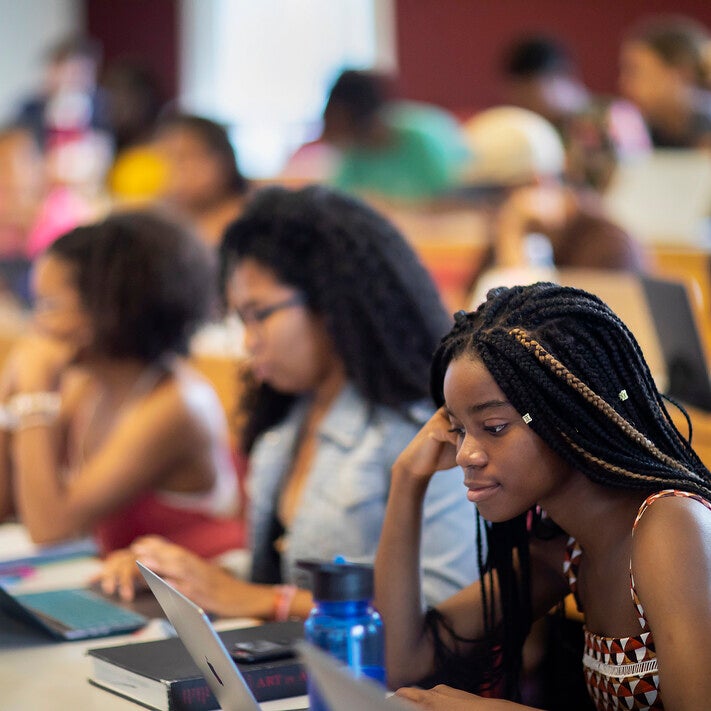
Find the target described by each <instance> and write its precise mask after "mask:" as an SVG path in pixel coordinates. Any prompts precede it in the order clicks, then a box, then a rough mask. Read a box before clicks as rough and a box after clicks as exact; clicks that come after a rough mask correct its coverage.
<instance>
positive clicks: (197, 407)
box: [147, 363, 225, 429]
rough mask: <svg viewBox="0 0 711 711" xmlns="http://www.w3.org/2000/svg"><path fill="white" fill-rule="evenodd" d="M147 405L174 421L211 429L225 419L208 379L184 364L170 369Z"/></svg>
mask: <svg viewBox="0 0 711 711" xmlns="http://www.w3.org/2000/svg"><path fill="white" fill-rule="evenodd" d="M147 404H148V405H149V406H150V409H151V410H152V411H153V413H155V414H160V415H162V416H163V417H166V418H168V419H170V420H171V421H173V422H174V423H179V422H182V423H184V424H188V425H192V426H195V425H201V426H202V427H206V428H208V429H213V428H215V427H218V428H221V427H222V426H223V424H224V422H225V413H224V410H223V407H222V405H221V403H220V400H219V398H218V397H217V393H216V392H215V390H214V388H213V387H212V385H211V384H210V382H209V381H208V380H207V379H206V378H205V377H204V376H203V375H201V374H200V373H198V372H197V371H196V370H194V369H193V368H191V367H190V366H189V365H187V364H185V363H180V364H179V365H177V366H175V367H174V368H173V369H172V372H171V375H170V377H168V378H166V379H165V381H164V382H163V383H161V386H160V387H158V388H157V389H156V391H155V392H154V393H153V396H152V397H151V398H150V401H149V403H147Z"/></svg>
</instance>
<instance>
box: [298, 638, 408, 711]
mask: <svg viewBox="0 0 711 711" xmlns="http://www.w3.org/2000/svg"><path fill="white" fill-rule="evenodd" d="M296 648H297V650H298V652H299V655H300V656H301V658H302V659H303V660H304V662H306V669H307V671H308V674H309V677H310V678H311V679H313V680H314V681H315V682H316V686H318V690H319V691H320V692H321V695H322V696H323V698H324V699H325V701H326V703H327V705H328V708H329V709H330V711H360V709H368V711H413V710H414V709H417V708H418V707H417V706H415V705H414V704H411V703H409V702H408V701H405V700H404V699H400V698H395V697H390V698H387V696H386V693H385V689H384V688H383V687H382V686H380V684H377V683H376V682H374V681H371V680H370V679H367V678H364V677H360V678H358V679H356V678H354V677H353V676H351V674H350V673H349V672H348V669H347V667H346V666H344V665H343V664H340V663H339V662H338V660H336V659H334V658H333V657H332V656H331V655H329V654H326V653H325V652H323V651H322V650H320V649H319V648H318V647H315V646H314V645H312V644H309V643H308V642H305V641H303V640H299V641H298V642H297V643H296Z"/></svg>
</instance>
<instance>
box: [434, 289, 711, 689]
mask: <svg viewBox="0 0 711 711" xmlns="http://www.w3.org/2000/svg"><path fill="white" fill-rule="evenodd" d="M457 358H470V359H473V360H478V361H481V362H482V363H483V364H484V366H485V367H486V368H487V370H488V371H489V373H490V374H491V376H492V377H493V379H494V380H495V381H496V383H497V385H498V386H499V387H500V388H501V390H502V391H503V393H504V394H505V395H506V398H507V399H508V401H509V402H510V403H511V405H512V406H513V407H514V408H515V409H516V410H517V411H518V412H519V413H522V417H524V419H526V415H527V416H528V418H530V419H529V420H528V422H527V424H528V426H529V427H531V428H532V429H533V430H534V431H535V432H536V434H538V435H539V436H540V437H541V439H543V440H544V442H545V443H546V444H547V445H548V446H549V447H550V448H551V449H552V450H553V451H554V452H556V453H557V454H558V455H559V456H560V457H561V458H562V459H563V460H564V461H566V462H567V463H568V464H569V465H570V466H572V467H573V468H575V469H577V470H578V471H580V472H581V473H582V474H584V475H585V476H587V477H588V478H590V479H591V480H592V481H594V482H596V483H597V484H601V485H603V486H609V487H614V488H618V489H628V490H638V491H642V492H648V493H654V492H656V491H659V490H662V489H669V488H674V489H680V490H683V491H687V492H691V493H695V494H699V495H700V496H702V497H703V498H705V499H711V473H709V471H708V469H706V467H705V466H704V465H703V464H702V463H701V460H700V459H699V457H698V456H697V454H696V453H695V452H694V450H693V449H692V448H691V445H690V443H689V441H687V440H686V439H685V438H684V437H683V436H682V435H681V433H680V432H679V431H678V430H677V428H676V426H675V425H674V423H673V421H672V419H671V417H670V415H669V413H668V411H667V409H666V407H665V404H664V399H663V397H662V395H661V394H660V393H659V391H658V390H657V387H656V385H655V383H654V380H653V378H652V375H651V373H650V371H649V367H648V366H647V364H646V362H645V360H644V357H643V355H642V351H641V349H640V347H639V345H638V344H637V341H636V340H635V338H634V336H633V335H632V334H631V333H630V331H629V329H628V328H627V327H626V326H625V325H624V323H622V321H621V320H620V319H619V318H618V317H617V316H616V315H615V314H614V313H613V312H612V311H611V310H610V309H609V308H608V307H607V306H606V305H605V304H604V303H603V302H602V301H601V300H600V299H598V298H597V297H596V296H594V295H592V294H589V293H587V292H585V291H581V290H578V289H574V288H570V287H562V286H559V285H557V284H550V283H539V284H534V285H532V286H526V287H522V286H518V287H513V288H510V289H507V288H499V289H495V290H492V291H490V292H489V294H488V295H487V300H486V301H485V302H484V303H483V304H481V305H480V306H479V308H478V309H477V310H476V311H475V312H472V313H469V314H461V312H460V313H458V314H457V315H456V316H455V326H454V328H453V329H452V330H451V331H450V333H449V334H448V335H447V336H445V338H443V339H442V341H441V343H440V345H439V348H438V349H437V351H436V353H435V356H434V359H433V363H432V369H431V373H430V387H431V391H432V395H433V397H434V399H435V401H436V402H437V404H438V405H442V404H443V403H444V393H443V385H444V376H445V373H446V371H447V367H448V366H449V364H450V363H451V362H452V361H453V360H455V359H457ZM630 383H634V384H635V390H634V397H629V395H628V391H627V389H626V387H627V386H628V385H629V384H630ZM530 412H535V417H534V418H531V416H530V414H529V413H530ZM534 514H535V512H529V515H534ZM522 518H523V519H525V516H524V517H519V519H522ZM487 530H488V531H489V539H490V540H489V558H488V560H487V564H486V565H487V567H488V568H495V569H496V570H497V573H498V580H499V592H498V598H499V602H500V605H501V608H500V609H501V610H502V612H503V622H502V623H501V626H502V631H501V635H502V636H503V641H502V642H501V645H502V646H501V649H502V650H503V651H502V654H503V661H502V665H501V666H502V667H503V669H502V671H501V674H502V676H503V678H504V681H505V688H506V690H507V695H509V698H511V696H510V694H511V693H514V694H515V688H516V684H517V678H518V675H519V672H520V669H521V652H520V650H521V646H522V643H523V639H525V636H526V634H527V632H528V629H529V628H530V624H531V613H530V605H528V606H527V605H525V604H521V601H525V600H530V584H529V582H528V576H527V574H525V572H523V571H526V570H528V566H529V562H530V557H529V551H528V542H529V538H528V533H527V530H526V528H525V527H523V528H522V527H521V525H520V521H519V520H518V519H517V520H516V521H509V522H506V523H495V524H490V525H488V528H487ZM514 531H517V533H514ZM522 531H523V533H522ZM514 558H517V560H518V563H519V566H520V571H522V572H521V573H520V574H519V573H517V572H516V570H514V569H513V568H512V566H513V563H512V560H513V559H514ZM482 594H483V595H484V597H485V598H486V595H487V591H486V590H482ZM491 594H493V591H489V595H491ZM492 604H493V601H489V605H492ZM485 629H487V631H488V632H489V637H490V638H491V639H493V638H494V634H493V633H494V630H493V629H492V627H491V619H490V618H489V619H487V620H485ZM522 631H523V636H522ZM499 641H501V640H499ZM492 644H493V643H492ZM510 646H513V647H514V651H513V652H511V651H508V650H507V648H508V647H510Z"/></svg>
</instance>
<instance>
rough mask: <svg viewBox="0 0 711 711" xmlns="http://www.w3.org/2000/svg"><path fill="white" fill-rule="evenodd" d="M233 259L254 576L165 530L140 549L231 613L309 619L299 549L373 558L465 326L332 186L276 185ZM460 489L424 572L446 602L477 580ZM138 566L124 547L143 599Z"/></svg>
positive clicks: (214, 607) (235, 239) (435, 503)
mask: <svg viewBox="0 0 711 711" xmlns="http://www.w3.org/2000/svg"><path fill="white" fill-rule="evenodd" d="M221 264H222V277H223V284H224V291H225V295H226V299H227V302H228V304H229V307H230V309H232V310H234V311H236V312H237V313H239V315H240V316H241V318H242V320H243V322H244V326H245V346H246V348H247V350H248V351H249V353H250V355H251V382H249V383H247V384H246V388H245V397H244V401H243V403H242V412H243V415H244V418H245V424H244V426H243V434H242V446H243V448H244V449H245V450H246V451H247V452H248V453H249V457H250V474H249V481H248V487H249V490H250V493H251V500H250V512H249V520H250V526H251V548H252V554H253V558H252V568H251V576H250V582H244V581H241V580H238V579H236V578H235V577H233V576H232V575H230V574H229V573H228V572H226V571H225V570H223V569H222V568H219V567H217V566H215V565H211V564H209V563H206V562H204V561H202V560H200V559H199V558H197V557H196V556H192V555H189V554H186V553H185V552H184V551H183V550H182V549H179V548H178V547H176V546H171V545H169V544H165V543H164V542H162V541H160V540H156V539H149V540H145V541H142V542H139V543H137V544H136V545H135V546H134V547H133V553H134V554H135V556H134V557H138V558H140V559H141V560H142V561H144V562H145V563H146V564H147V565H149V566H150V567H152V568H153V569H154V570H156V571H157V572H158V573H159V574H162V575H164V576H166V577H168V579H170V580H172V581H173V582H174V583H176V584H177V586H178V588H179V589H180V590H181V591H182V592H183V593H185V594H186V595H187V596H188V597H190V598H191V599H193V600H195V601H196V602H197V603H198V604H199V605H201V606H202V607H204V608H205V609H208V610H211V611H213V612H216V613H218V614H222V615H227V616H250V617H264V618H270V617H276V618H277V619H278V618H281V617H285V616H286V615H287V614H288V615H291V616H301V617H304V616H306V615H307V614H308V612H309V611H310V609H311V604H312V602H311V595H310V593H309V592H308V591H307V590H306V589H305V588H306V587H307V585H308V576H305V577H306V579H304V572H303V571H299V570H297V567H296V561H297V560H298V559H299V558H304V557H308V558H313V557H318V558H323V559H332V558H333V557H334V556H335V555H339V554H340V555H343V556H345V557H346V558H347V559H348V560H351V561H358V562H368V561H372V560H373V557H374V555H375V549H376V546H377V543H378V539H379V537H380V528H381V525H382V522H383V515H384V512H385V504H386V500H387V495H388V491H389V489H390V468H391V466H392V464H393V462H394V461H395V459H396V457H397V455H398V454H399V453H400V451H401V450H402V449H403V448H404V447H405V446H406V445H407V443H408V442H409V441H410V440H411V439H412V437H413V436H414V435H415V434H416V432H417V431H418V430H419V428H420V426H421V425H422V424H423V423H424V422H425V421H426V420H427V419H428V418H429V416H430V415H431V413H432V412H433V411H434V407H433V406H432V405H431V404H430V402H429V400H428V399H427V392H426V380H427V370H428V367H429V361H430V359H431V356H432V353H433V351H434V349H435V348H436V345H437V343H438V342H439V339H440V338H441V337H442V335H443V334H444V333H445V332H446V331H447V329H448V328H449V325H450V321H449V318H448V317H447V315H446V313H445V312H444V310H443V308H442V305H441V302H440V300H439V296H438V294H437V292H436V290H435V287H434V285H433V282H432V280H431V279H430V277H429V276H428V274H427V272H426V271H425V269H424V268H423V266H422V265H421V264H420V262H419V261H418V259H417V257H416V255H415V253H414V252H413V250H412V249H411V248H410V247H409V246H408V244H407V243H406V241H405V240H404V238H403V237H402V236H401V235H400V234H399V233H398V232H397V231H396V230H395V228H394V227H393V226H392V225H391V224H390V223H389V222H387V221H386V220H385V219H384V218H383V217H381V216H380V215H379V214H378V213H376V212H375V211H373V210H372V209H371V208H369V207H368V206H366V205H365V204H364V203H362V202H360V201H358V200H356V199H354V198H351V197H347V196H345V195H341V194H339V193H337V192H334V191H331V190H329V189H326V188H322V187H309V188H305V189H303V190H301V191H297V192H292V191H289V190H286V189H284V188H269V189H265V190H263V191H262V192H260V193H259V194H258V195H257V196H256V197H255V199H254V200H253V201H252V202H251V203H250V205H249V206H248V207H247V208H246V210H245V212H244V213H243V215H242V216H241V217H240V218H239V219H238V220H237V221H236V222H234V223H232V225H230V227H229V228H228V229H227V232H226V234H225V237H224V240H223V242H222V247H221ZM459 486H460V485H459V484H458V482H457V480H456V477H452V475H451V473H446V472H443V473H442V474H440V475H437V476H435V477H434V479H433V481H432V486H431V487H430V491H429V493H428V496H427V500H426V501H425V504H424V506H425V510H424V514H423V526H424V529H425V531H426V536H427V541H428V543H427V544H426V545H425V546H424V548H423V551H422V556H421V559H420V560H419V562H418V571H420V572H418V576H420V575H421V576H422V578H423V585H424V589H425V596H426V597H427V599H428V600H430V601H436V600H442V599H444V598H446V597H448V596H449V595H450V594H451V593H453V592H455V591H456V590H458V589H460V588H462V587H464V586H465V585H467V584H468V583H469V582H471V581H472V580H474V579H475V577H476V540H477V537H476V521H475V516H474V512H473V511H472V510H471V507H469V505H468V504H467V502H466V501H465V500H464V498H463V497H462V496H461V495H460V493H459V491H458V490H459ZM136 572H137V571H136V568H135V565H132V560H131V561H130V564H129V565H126V561H125V560H120V559H119V557H118V556H117V558H116V565H110V564H109V565H107V567H106V570H105V574H104V585H105V589H106V590H107V591H115V590H117V589H118V590H119V592H122V593H123V594H124V595H127V596H130V595H131V594H132V585H133V581H134V579H135V577H136ZM287 585H295V586H298V588H299V589H298V590H297V589H296V588H294V587H287Z"/></svg>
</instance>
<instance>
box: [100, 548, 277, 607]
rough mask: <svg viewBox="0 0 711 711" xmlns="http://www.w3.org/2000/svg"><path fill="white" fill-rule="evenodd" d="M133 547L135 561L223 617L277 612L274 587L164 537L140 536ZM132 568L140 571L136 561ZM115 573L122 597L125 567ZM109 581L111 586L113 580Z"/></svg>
mask: <svg viewBox="0 0 711 711" xmlns="http://www.w3.org/2000/svg"><path fill="white" fill-rule="evenodd" d="M130 550H131V553H132V555H133V561H135V560H140V561H141V563H143V564H144V565H145V566H147V567H148V568H150V569H151V570H152V571H153V572H154V573H157V574H158V575H160V576H161V577H162V578H164V579H165V580H166V581H167V582H168V583H170V584H171V585H172V586H173V587H174V588H176V590H179V591H180V592H181V593H183V595H185V596H186V597H187V598H189V599H190V600H192V601H193V602H194V603H195V604H197V605H199V606H200V607H202V608H203V609H204V610H205V611H207V612H211V613H214V614H217V615H219V616H220V617H259V618H262V619H269V618H270V617H272V615H273V613H274V588H273V586H271V585H257V584H254V583H248V582H245V581H243V580H238V579H237V578H235V577H234V576H233V575H232V574H231V573H229V572H228V571H227V570H225V569H224V568H222V567H220V566H219V565H217V564H216V563H212V562H210V561H208V560H205V559H204V558H201V557H200V556H198V555H196V554H195V553H192V552H191V551H189V550H187V549H186V548H183V547H182V546H178V545H175V544H174V543H171V542H170V541H167V540H165V539H164V538H160V537H158V536H147V537H145V538H140V539H138V540H137V541H135V542H134V543H133V545H132V546H131V549H130ZM119 562H120V561H119ZM132 567H133V569H135V570H136V573H138V569H137V568H136V566H135V564H133V566H132ZM114 573H117V575H115V577H114V579H115V580H118V591H119V594H120V595H121V596H122V597H123V592H122V590H123V588H122V585H123V584H127V582H128V581H127V578H126V577H125V574H124V571H123V569H121V570H117V571H114ZM131 574H132V575H133V571H131ZM109 577H110V576H109ZM134 579H135V578H134ZM107 584H108V585H111V583H110V581H107ZM127 591H128V588H127Z"/></svg>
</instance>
